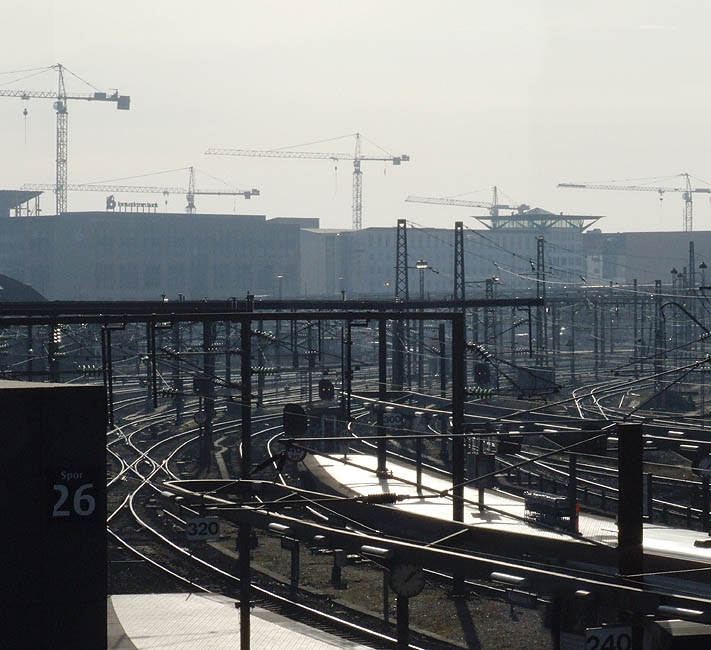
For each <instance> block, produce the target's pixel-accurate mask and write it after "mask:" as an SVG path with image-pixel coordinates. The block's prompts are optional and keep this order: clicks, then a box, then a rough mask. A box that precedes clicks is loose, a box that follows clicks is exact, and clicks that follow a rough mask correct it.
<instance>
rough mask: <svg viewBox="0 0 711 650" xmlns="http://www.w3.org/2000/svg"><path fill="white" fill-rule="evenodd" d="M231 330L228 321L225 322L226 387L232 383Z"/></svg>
mask: <svg viewBox="0 0 711 650" xmlns="http://www.w3.org/2000/svg"><path fill="white" fill-rule="evenodd" d="M231 329H232V328H231V323H230V321H225V382H226V383H227V385H228V386H229V385H230V384H231V383H232V350H231V349H230V348H231V347H232V346H231V342H232V341H231V338H232V337H231ZM259 329H261V327H260V328H259Z"/></svg>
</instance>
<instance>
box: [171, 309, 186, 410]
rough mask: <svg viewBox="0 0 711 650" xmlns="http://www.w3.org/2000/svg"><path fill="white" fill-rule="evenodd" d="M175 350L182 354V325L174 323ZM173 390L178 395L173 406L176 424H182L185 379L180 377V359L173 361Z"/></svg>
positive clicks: (173, 343)
mask: <svg viewBox="0 0 711 650" xmlns="http://www.w3.org/2000/svg"><path fill="white" fill-rule="evenodd" d="M172 345H173V350H175V352H176V353H179V352H180V323H179V322H177V321H176V322H175V323H173V340H172ZM172 375H173V389H174V390H175V391H176V395H175V397H174V398H173V406H174V408H175V422H176V424H180V422H181V420H182V419H183V402H184V398H183V379H182V377H181V376H180V357H176V358H175V359H173V372H172Z"/></svg>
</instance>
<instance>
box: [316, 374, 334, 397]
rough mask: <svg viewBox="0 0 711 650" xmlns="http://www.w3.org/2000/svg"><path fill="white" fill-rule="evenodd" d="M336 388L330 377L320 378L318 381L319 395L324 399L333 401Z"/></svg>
mask: <svg viewBox="0 0 711 650" xmlns="http://www.w3.org/2000/svg"><path fill="white" fill-rule="evenodd" d="M334 392H335V389H334V387H333V383H332V382H331V381H329V380H328V379H320V380H319V382H318V395H319V397H320V398H321V399H322V400H324V401H332V400H333V394H334Z"/></svg>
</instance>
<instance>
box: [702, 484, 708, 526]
mask: <svg viewBox="0 0 711 650" xmlns="http://www.w3.org/2000/svg"><path fill="white" fill-rule="evenodd" d="M701 528H702V529H703V530H704V532H707V533H708V532H709V477H708V476H702V477H701Z"/></svg>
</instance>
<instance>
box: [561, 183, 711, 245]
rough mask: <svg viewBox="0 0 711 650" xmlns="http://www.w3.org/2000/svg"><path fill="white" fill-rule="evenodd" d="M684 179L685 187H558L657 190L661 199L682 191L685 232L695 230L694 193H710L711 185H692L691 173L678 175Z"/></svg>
mask: <svg viewBox="0 0 711 650" xmlns="http://www.w3.org/2000/svg"><path fill="white" fill-rule="evenodd" d="M678 176H679V177H680V178H683V179H684V185H683V187H653V186H651V185H613V184H611V183H607V184H605V183H558V187H567V188H572V189H576V190H623V191H631V192H657V193H658V194H659V200H660V201H661V200H662V199H663V198H664V193H665V192H680V193H681V198H682V199H683V200H684V212H683V219H684V221H683V224H684V232H691V231H692V230H693V227H692V226H693V195H694V194H710V193H711V187H692V186H691V179H690V177H689V174H687V173H683V174H679V175H678Z"/></svg>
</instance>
